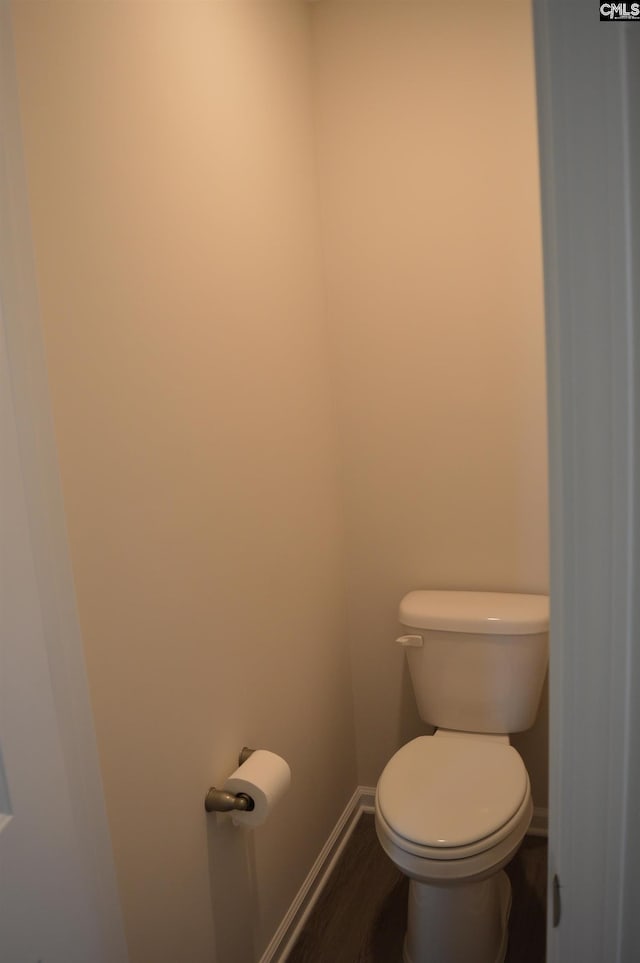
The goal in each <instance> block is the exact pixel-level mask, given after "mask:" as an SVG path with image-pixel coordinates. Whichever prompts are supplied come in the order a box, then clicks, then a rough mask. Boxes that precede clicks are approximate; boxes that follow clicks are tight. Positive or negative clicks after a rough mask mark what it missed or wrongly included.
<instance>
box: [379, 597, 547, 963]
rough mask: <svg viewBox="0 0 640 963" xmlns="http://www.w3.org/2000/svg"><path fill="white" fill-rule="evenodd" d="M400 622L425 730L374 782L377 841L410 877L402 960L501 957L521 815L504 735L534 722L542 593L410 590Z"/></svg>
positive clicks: (515, 765)
mask: <svg viewBox="0 0 640 963" xmlns="http://www.w3.org/2000/svg"><path fill="white" fill-rule="evenodd" d="M400 623H401V625H402V626H403V628H404V629H405V630H408V633H409V634H407V635H402V636H401V637H400V638H399V639H398V640H397V641H398V642H399V644H400V645H402V646H403V648H404V649H405V652H406V654H407V661H408V665H409V671H410V674H411V681H412V685H413V689H414V693H415V695H416V702H417V706H418V711H419V713H420V716H421V717H422V719H424V721H425V722H427V723H430V724H431V725H433V726H435V727H437V728H436V732H435V733H434V735H432V736H420V737H418V738H417V739H413V740H412V741H411V742H409V743H407V745H405V746H402V748H401V749H399V750H398V752H396V753H395V755H394V756H393V757H392V758H391V759H390V760H389V762H388V763H387V765H386V767H385V769H384V771H383V773H382V775H381V777H380V780H379V782H378V786H377V789H376V800H375V824H376V831H377V834H378V839H379V841H380V844H381V846H382V848H383V849H384V851H385V852H386V853H387V855H388V856H389V857H390V859H392V860H393V862H394V863H395V864H396V866H397V867H398V868H399V869H400V870H401V871H402V872H403V873H405V874H406V875H407V876H408V877H409V878H410V880H411V882H410V886H409V909H408V917H407V932H406V936H405V942H404V961H405V963H502V961H503V960H504V958H505V955H506V948H507V923H508V917H509V910H510V906H511V885H510V883H509V879H508V877H507V875H506V873H505V872H504V871H503V867H504V866H505V865H506V864H507V863H508V862H509V860H510V859H511V858H512V857H513V856H514V855H515V853H516V851H517V849H518V847H519V846H520V843H521V842H522V839H523V837H524V835H525V833H526V832H527V829H528V828H529V824H530V822H531V816H532V813H533V804H532V799H531V787H530V784H529V776H528V774H527V770H526V768H525V765H524V763H523V761H522V759H521V758H520V756H519V755H518V753H517V752H516V750H515V749H514V748H513V747H512V746H511V745H510V743H509V733H511V732H520V731H523V730H525V729H528V728H530V727H531V726H532V725H533V722H534V721H535V717H536V713H537V709H538V704H539V701H540V693H541V690H542V684H543V682H544V677H545V674H546V669H547V659H548V628H549V600H548V599H547V598H546V596H541V595H515V594H510V593H485V592H442V591H422V590H421V591H414V592H410V593H409V594H408V595H406V596H405V598H404V599H403V600H402V602H401V605H400Z"/></svg>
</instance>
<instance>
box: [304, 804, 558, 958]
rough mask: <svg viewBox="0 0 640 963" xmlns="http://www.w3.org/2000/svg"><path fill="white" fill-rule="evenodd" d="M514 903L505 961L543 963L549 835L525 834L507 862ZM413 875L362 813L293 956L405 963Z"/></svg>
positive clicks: (369, 819) (366, 815) (370, 817)
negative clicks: (395, 861) (391, 855)
mask: <svg viewBox="0 0 640 963" xmlns="http://www.w3.org/2000/svg"><path fill="white" fill-rule="evenodd" d="M507 873H508V874H509V877H510V879H511V886H512V894H513V903H512V907H511V916H510V919H509V948H508V951H507V963H544V960H545V916H546V895H545V894H546V878H547V841H546V839H540V838H538V837H535V836H527V837H525V841H524V843H523V844H522V846H521V848H520V850H519V852H518V854H517V855H516V857H515V858H514V859H513V860H512V861H511V863H510V864H509V866H508V867H507ZM408 887H409V881H408V879H406V878H405V877H403V876H402V874H401V873H400V872H399V871H398V870H397V869H396V867H395V866H394V865H393V863H392V862H391V860H390V859H389V858H388V857H387V856H386V855H385V853H384V852H383V851H382V849H381V847H380V844H379V843H378V840H377V837H376V832H375V827H374V823H373V816H371V815H368V814H366V813H363V815H362V816H361V817H360V820H359V822H358V825H357V826H356V828H355V830H354V831H353V835H352V836H351V838H350V840H349V842H348V843H347V845H346V847H345V850H344V852H343V854H342V856H341V858H340V860H339V862H338V864H337V865H336V867H335V869H334V871H333V873H332V875H331V878H330V879H329V882H328V883H327V885H326V886H325V888H324V890H323V892H322V894H321V895H320V898H319V900H318V902H317V903H316V905H315V907H314V909H313V911H312V913H311V915H310V917H309V919H308V920H307V923H306V924H305V927H304V929H303V930H302V932H301V934H300V936H299V938H298V940H297V942H296V945H295V946H294V948H293V950H292V952H291V953H290V955H289V957H288V963H402V940H403V937H404V930H405V925H406V918H407V891H408Z"/></svg>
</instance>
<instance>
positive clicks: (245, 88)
mask: <svg viewBox="0 0 640 963" xmlns="http://www.w3.org/2000/svg"><path fill="white" fill-rule="evenodd" d="M14 19H15V35H16V45H17V55H18V68H19V82H20V89H21V99H22V109H23V123H24V134H25V140H26V154H27V161H28V177H29V186H30V195H31V196H30V200H31V207H32V215H33V226H34V233H35V245H36V255H37V264H38V271H39V283H40V295H41V301H42V311H43V317H44V328H45V339H46V349H47V355H48V365H49V371H50V380H51V391H52V396H53V408H54V417H55V425H56V433H57V440H58V445H59V455H60V462H61V470H62V476H63V478H62V480H63V488H64V496H65V505H66V511H67V516H68V524H69V531H70V540H71V548H72V558H73V566H74V573H75V580H76V587H77V593H78V601H79V608H80V616H81V623H82V629H83V635H84V640H85V644H86V652H87V661H88V671H89V676H90V685H91V694H92V700H93V707H94V711H95V718H96V725H97V733H98V741H99V749H100V758H101V764H102V771H103V777H104V785H105V791H106V798H107V805H108V813H109V819H110V825H111V831H112V836H113V843H114V848H115V856H116V862H117V870H118V876H119V883H120V888H121V895H122V901H123V906H124V913H125V919H126V929H127V936H128V940H129V944H130V950H131V959H132V961H133V963H150V961H152V960H153V963H176V961H178V960H184V961H189V963H205V961H206V963H211V961H212V960H213V959H214V958H216V953H217V959H218V961H219V963H249V961H251V960H253V959H257V958H258V956H259V954H260V951H261V950H262V949H263V948H264V946H265V943H266V942H267V940H268V939H269V938H270V937H271V936H272V934H273V932H274V930H275V928H276V926H277V925H278V923H279V922H280V920H281V918H282V916H283V915H284V913H285V911H286V909H287V908H288V906H289V904H290V902H291V900H292V898H293V896H294V894H295V892H296V891H297V890H298V888H299V886H300V885H301V883H302V881H303V879H304V877H305V876H306V874H307V872H308V870H309V868H310V866H311V864H312V862H313V860H314V859H315V857H316V856H317V854H318V852H319V850H320V848H321V846H322V844H323V843H324V841H325V840H326V838H327V836H328V834H329V831H330V830H331V828H332V827H333V825H334V824H335V821H336V819H337V817H338V815H339V813H340V812H341V811H342V809H343V808H344V806H345V804H346V801H347V799H348V798H349V796H350V795H351V793H352V792H353V789H354V787H355V784H356V771H355V754H354V733H353V715H352V703H351V681H350V671H349V664H348V653H347V645H346V641H345V626H344V602H343V588H342V585H343V574H342V569H341V554H340V550H341V534H340V532H341V528H340V515H339V502H338V496H337V475H336V444H335V440H334V434H333V428H332V414H333V413H332V407H331V399H330V392H329V381H328V373H327V372H328V364H327V358H326V345H325V336H324V319H323V317H322V313H321V305H322V299H321V294H320V288H319V278H318V270H317V264H318V257H317V250H316V240H315V238H316V220H315V217H316V215H315V185H314V179H313V173H314V166H313V156H312V136H311V134H312V131H311V111H310V106H309V57H308V47H309V31H308V27H309V24H308V11H307V8H306V7H305V6H304V5H302V4H298V3H289V2H278V0H271V2H270V3H269V4H268V5H265V4H264V3H263V2H261V0H258V2H255V3H251V2H247V0H244V2H242V3H200V2H190V0H182V2H179V3H174V2H170V3H166V2H153V3H107V2H104V3H93V2H91V3H77V2H58V0H44V2H17V3H15V4H14ZM243 744H248V745H253V746H265V747H268V748H270V749H272V750H274V751H276V752H279V753H281V754H283V755H284V756H285V757H286V758H287V759H288V760H289V762H290V764H291V766H292V770H293V783H292V788H291V791H290V793H289V795H288V797H287V798H286V799H285V800H284V801H283V803H282V805H281V807H280V808H279V809H278V810H277V811H276V812H274V814H273V816H272V817H271V819H270V821H269V822H268V823H267V824H266V825H265V826H264V827H263V828H262V829H260V831H256V832H255V833H254V834H250V835H246V834H243V833H239V832H236V831H232V830H231V828H230V823H229V819H228V817H220V819H219V821H218V822H216V818H215V817H210V818H209V819H207V818H206V816H205V814H204V811H203V800H204V794H205V791H206V789H207V788H208V787H209V785H211V783H215V782H220V781H222V780H223V779H224V778H225V776H226V775H227V774H228V773H229V772H230V771H231V770H232V769H233V768H234V767H235V765H236V763H235V758H236V755H237V752H238V750H239V749H240V747H241V746H242V745H243Z"/></svg>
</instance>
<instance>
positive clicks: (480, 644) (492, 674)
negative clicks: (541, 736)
mask: <svg viewBox="0 0 640 963" xmlns="http://www.w3.org/2000/svg"><path fill="white" fill-rule="evenodd" d="M400 622H401V623H402V625H403V627H404V628H405V629H406V632H407V634H406V635H405V636H402V637H401V638H400V639H398V641H399V642H400V643H401V644H402V645H404V646H405V650H406V654H407V660H408V663H409V671H410V674H411V681H412V684H413V689H414V692H415V696H416V702H417V704H418V711H419V713H420V716H421V718H422V719H424V721H425V722H428V723H430V724H431V725H433V726H437V727H438V728H444V729H457V730H461V731H463V732H496V733H510V732H521V731H522V730H524V729H530V728H531V726H532V725H533V723H534V721H535V718H536V714H537V712H538V706H539V703H540V695H541V692H542V686H543V683H544V679H545V675H546V671H547V662H548V658H549V599H548V597H547V596H546V595H518V594H513V593H503V592H434V591H418V592H409V594H408V595H405V597H404V598H403V600H402V602H401V603H400Z"/></svg>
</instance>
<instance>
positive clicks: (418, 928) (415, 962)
mask: <svg viewBox="0 0 640 963" xmlns="http://www.w3.org/2000/svg"><path fill="white" fill-rule="evenodd" d="M510 910H511V883H510V882H509V877H508V876H507V874H506V873H505V872H504V871H501V872H499V873H496V874H495V875H494V876H490V877H489V878H488V879H483V880H482V881H481V882H479V883H465V884H462V885H459V886H432V885H430V884H429V883H420V882H418V881H417V880H415V879H412V880H411V883H410V886H409V914H408V919H407V933H406V936H405V940H404V950H403V960H404V963H503V961H504V958H505V956H506V952H507V938H508V932H507V923H508V920H509V912H510Z"/></svg>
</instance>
